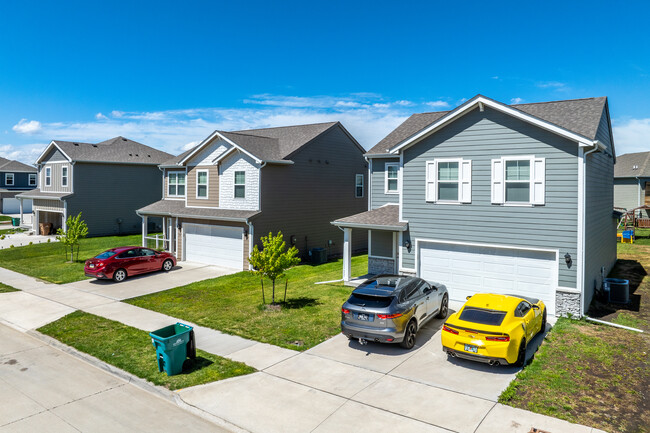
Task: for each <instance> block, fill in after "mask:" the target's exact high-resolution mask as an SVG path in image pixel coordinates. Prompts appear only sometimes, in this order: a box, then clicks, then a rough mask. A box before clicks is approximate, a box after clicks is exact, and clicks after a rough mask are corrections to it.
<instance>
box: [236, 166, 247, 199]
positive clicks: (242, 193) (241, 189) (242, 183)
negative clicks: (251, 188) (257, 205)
mask: <svg viewBox="0 0 650 433" xmlns="http://www.w3.org/2000/svg"><path fill="white" fill-rule="evenodd" d="M235 198H246V172H245V171H236V172H235Z"/></svg>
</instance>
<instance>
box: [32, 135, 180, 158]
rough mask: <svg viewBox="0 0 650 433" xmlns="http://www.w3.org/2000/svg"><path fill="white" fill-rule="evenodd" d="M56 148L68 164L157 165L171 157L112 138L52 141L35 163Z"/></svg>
mask: <svg viewBox="0 0 650 433" xmlns="http://www.w3.org/2000/svg"><path fill="white" fill-rule="evenodd" d="M53 147H56V148H57V149H58V150H59V151H60V152H61V153H62V154H63V155H64V156H65V157H66V158H67V159H68V160H69V161H70V162H73V161H74V162H98V163H102V162H103V163H113V164H142V165H158V164H160V163H162V162H164V161H166V160H167V159H169V158H170V157H171V156H172V155H170V154H169V153H167V152H163V151H160V150H158V149H154V148H153V147H150V146H147V145H144V144H142V143H138V142H137V141H133V140H130V139H128V138H125V137H121V136H118V137H114V138H111V139H109V140H106V141H102V142H100V143H96V144H93V143H82V142H77V141H61V140H56V141H52V142H51V143H50V145H49V146H48V147H47V148H46V149H45V150H44V151H43V153H42V154H41V156H39V158H38V159H37V161H36V163H40V162H41V161H42V160H43V158H44V157H45V156H46V155H47V154H48V153H49V151H50V150H51V149H52V148H53Z"/></svg>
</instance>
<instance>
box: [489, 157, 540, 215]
mask: <svg viewBox="0 0 650 433" xmlns="http://www.w3.org/2000/svg"><path fill="white" fill-rule="evenodd" d="M507 161H529V163H530V179H529V181H528V183H529V196H528V201H516V202H507V201H506V182H507V181H506V162H507ZM495 164H496V165H495ZM497 165H498V167H497ZM511 182H513V181H511ZM514 182H522V181H514ZM491 186H492V203H493V204H500V205H501V206H514V207H516V206H519V207H532V206H543V205H545V204H546V201H545V197H546V158H536V157H535V155H517V156H502V157H501V158H497V159H493V160H492V176H491Z"/></svg>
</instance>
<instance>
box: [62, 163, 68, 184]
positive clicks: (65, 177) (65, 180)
mask: <svg viewBox="0 0 650 433" xmlns="http://www.w3.org/2000/svg"><path fill="white" fill-rule="evenodd" d="M64 171H65V175H63V172H64ZM61 187H62V188H67V187H68V167H65V166H64V167H61Z"/></svg>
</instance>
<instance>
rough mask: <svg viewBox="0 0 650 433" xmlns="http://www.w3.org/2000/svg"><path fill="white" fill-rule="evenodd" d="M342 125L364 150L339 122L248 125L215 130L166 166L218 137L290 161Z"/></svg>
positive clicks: (271, 159)
mask: <svg viewBox="0 0 650 433" xmlns="http://www.w3.org/2000/svg"><path fill="white" fill-rule="evenodd" d="M336 125H338V126H339V127H340V128H341V129H343V131H344V132H345V133H346V134H347V135H348V136H349V137H350V139H351V140H352V141H353V142H354V143H355V144H356V145H357V146H358V147H359V149H360V150H361V151H362V152H364V149H363V148H362V147H361V145H360V144H359V143H358V142H357V141H356V140H355V139H354V137H352V136H351V135H350V133H349V132H348V131H347V130H346V129H345V128H344V127H343V125H341V124H340V123H339V122H326V123H314V124H309V125H296V126H281V127H277V128H263V129H247V130H242V131H215V132H214V133H212V134H211V135H210V136H209V137H208V138H206V139H205V140H203V141H202V142H201V143H199V144H198V145H197V146H195V147H194V148H192V149H190V150H188V151H186V152H183V153H182V154H181V155H178V156H177V157H175V158H171V159H169V160H167V161H165V162H164V163H163V164H162V166H164V167H168V166H174V165H181V164H183V163H185V162H187V161H188V160H189V159H191V157H192V156H194V155H196V154H197V153H198V152H199V151H200V150H201V149H203V148H204V147H205V146H206V145H207V144H209V143H210V142H212V141H213V140H214V138H215V137H221V138H223V139H225V140H227V141H230V142H232V143H233V144H234V145H235V146H236V147H238V148H240V149H241V150H243V151H244V152H246V153H249V154H250V155H252V156H254V157H255V158H256V159H258V160H260V161H267V162H279V161H287V162H288V161H289V158H290V157H291V155H293V154H294V153H295V152H296V151H297V150H298V149H300V148H301V147H302V146H304V145H306V144H307V143H309V142H310V141H312V140H313V139H314V138H316V137H318V136H319V135H321V134H322V133H324V132H325V131H327V130H328V129H330V128H332V127H334V126H336Z"/></svg>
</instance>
